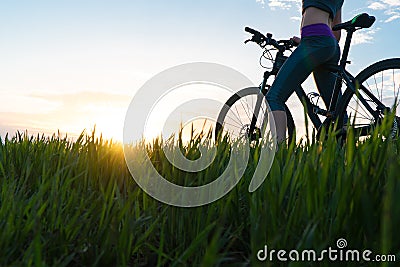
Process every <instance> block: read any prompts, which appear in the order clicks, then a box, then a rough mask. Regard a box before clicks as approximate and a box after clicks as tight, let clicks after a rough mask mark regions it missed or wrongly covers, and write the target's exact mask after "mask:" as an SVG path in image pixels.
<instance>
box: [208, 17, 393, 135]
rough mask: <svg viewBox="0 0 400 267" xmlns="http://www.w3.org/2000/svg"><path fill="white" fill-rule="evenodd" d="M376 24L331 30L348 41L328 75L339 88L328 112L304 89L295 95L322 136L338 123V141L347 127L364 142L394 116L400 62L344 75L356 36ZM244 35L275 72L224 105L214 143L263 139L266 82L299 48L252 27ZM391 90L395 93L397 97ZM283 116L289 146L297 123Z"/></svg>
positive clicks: (359, 21)
mask: <svg viewBox="0 0 400 267" xmlns="http://www.w3.org/2000/svg"><path fill="white" fill-rule="evenodd" d="M374 22H375V17H373V16H370V15H368V14H366V13H362V14H360V15H357V16H355V17H354V18H353V19H352V20H349V21H347V22H344V23H341V24H337V25H335V26H334V27H333V29H332V30H333V31H338V30H345V31H346V32H347V36H346V40H345V45H344V48H343V53H342V56H341V59H340V61H339V64H338V66H335V67H332V68H330V69H329V71H330V72H333V73H335V75H336V83H335V87H334V90H333V94H332V97H331V101H330V105H329V107H328V108H327V109H324V108H321V107H320V106H318V99H319V94H317V93H309V94H308V95H307V94H306V93H305V91H304V89H303V88H302V86H299V88H297V89H296V90H295V93H296V95H297V97H298V98H299V99H300V100H301V102H302V104H303V107H304V109H305V112H306V113H307V115H308V117H309V119H310V121H311V122H312V124H313V125H314V127H315V128H316V129H318V134H320V133H321V131H322V129H323V128H325V129H328V127H329V126H330V125H333V124H334V123H335V122H336V123H337V125H336V129H340V130H339V131H338V135H339V136H345V135H346V129H347V128H348V127H349V126H350V127H353V129H354V131H355V132H356V134H358V135H359V136H360V137H361V136H367V135H369V134H370V132H371V130H372V129H373V128H374V127H375V126H376V125H378V124H379V123H380V122H382V119H383V118H384V116H386V115H387V114H389V113H390V112H393V111H395V110H396V107H397V105H398V96H399V90H400V58H391V59H385V60H382V61H379V62H376V63H374V64H372V65H370V66H369V67H367V68H365V69H364V70H362V71H361V72H360V73H359V74H358V75H356V76H353V75H352V74H350V73H349V72H348V71H347V70H346V66H347V64H349V63H350V62H349V61H348V60H347V58H348V55H349V51H350V44H351V40H352V37H353V34H354V32H356V31H357V30H360V29H366V28H370V27H371V26H372V25H373V23H374ZM245 31H246V32H248V33H250V34H252V37H251V39H249V40H246V41H245V43H248V42H254V43H256V44H258V45H259V46H260V47H261V48H262V49H264V52H263V54H262V56H261V58H260V65H261V66H262V67H265V66H264V65H263V64H262V59H263V58H266V59H268V60H270V61H271V62H272V63H273V66H272V68H271V70H267V71H265V72H264V77H263V81H262V83H261V84H260V86H259V87H249V88H245V89H242V90H240V91H238V92H237V93H235V94H234V95H233V96H231V97H230V98H229V99H228V100H227V101H226V103H225V105H224V106H223V108H222V109H221V111H220V113H219V116H218V119H217V123H216V127H215V138H216V139H217V138H218V137H219V136H221V134H222V132H224V131H225V132H228V133H229V134H230V136H231V137H236V136H237V137H239V136H243V135H247V137H249V139H250V140H251V141H253V140H258V139H259V138H261V132H262V127H263V123H265V116H266V114H267V105H266V98H265V95H266V94H267V92H268V90H269V88H270V85H269V84H268V79H269V78H270V77H274V76H276V75H277V74H278V72H279V69H280V67H281V66H282V65H283V64H284V62H285V60H286V59H287V58H288V57H287V56H285V55H284V53H285V52H286V51H292V48H294V47H295V46H297V44H296V43H294V42H293V41H292V40H275V39H273V38H272V34H271V33H268V34H266V35H263V34H262V33H260V32H259V31H257V30H254V29H251V28H249V27H246V28H245ZM272 50H276V54H275V57H273V56H272V53H271V51H272ZM390 78H392V80H391V81H389V79H390ZM343 83H345V84H346V86H347V87H346V89H345V91H344V92H343V94H342V95H341V97H340V98H339V96H340V93H341V92H342V86H343ZM372 83H374V85H372ZM390 87H393V92H392V91H391V90H390ZM254 103H255V105H254ZM260 111H262V112H260ZM285 111H286V115H287V133H288V137H289V138H288V140H289V142H291V141H292V139H293V136H294V135H295V123H294V120H293V116H292V114H291V112H290V110H289V108H288V107H287V106H286V105H285ZM320 116H321V117H325V120H324V121H321V118H320ZM399 123H400V116H399V110H397V113H396V114H395V119H394V120H393V125H392V135H393V136H395V135H398V134H399V130H398V124H399ZM345 124H346V125H345Z"/></svg>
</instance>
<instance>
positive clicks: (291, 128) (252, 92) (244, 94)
mask: <svg viewBox="0 0 400 267" xmlns="http://www.w3.org/2000/svg"><path fill="white" fill-rule="evenodd" d="M259 94H260V89H259V88H258V87H249V88H244V89H242V90H240V91H239V92H237V93H235V94H234V95H232V96H231V97H230V98H229V99H228V100H227V101H226V102H225V105H224V106H223V107H222V109H221V111H220V113H219V115H218V119H217V123H216V126H215V140H217V139H218V138H219V137H220V136H222V133H223V131H224V124H225V123H228V122H227V120H228V117H227V116H228V112H229V111H232V110H233V109H236V112H235V111H232V112H234V113H236V116H235V117H236V118H235V120H236V125H233V123H230V124H229V126H230V127H231V128H235V127H236V128H237V129H236V130H237V132H239V134H237V136H240V135H242V134H244V133H245V131H244V130H245V129H246V127H247V126H249V125H250V122H251V119H250V117H251V116H252V115H253V112H252V111H253V110H254V106H255V105H254V98H255V99H256V98H257V95H259ZM249 96H250V97H253V101H252V102H253V103H252V104H251V105H249V104H250V103H247V102H248V100H245V98H248V97H249ZM239 100H240V102H241V103H239V102H238V101H239ZM244 101H246V102H244ZM264 101H265V102H264V104H266V99H265V97H264ZM235 104H237V106H239V108H243V109H246V107H247V108H248V109H247V111H245V112H244V113H242V115H243V114H244V116H239V113H240V112H239V111H238V110H237V106H235ZM234 106H235V108H234ZM285 109H286V115H287V129H288V130H287V134H288V140H289V144H290V142H291V141H292V140H293V137H294V135H295V123H294V120H293V116H292V114H291V113H290V110H289V109H288V107H287V106H286V105H285ZM260 114H261V115H260ZM260 114H259V116H261V117H263V114H265V110H263V112H260ZM242 118H243V121H240V119H242ZM259 118H260V117H259ZM230 119H232V118H231V117H230ZM262 121H263V118H261V119H259V120H257V123H258V125H256V126H257V127H260V125H259V124H260V123H261V122H262ZM240 127H241V128H240ZM239 128H240V129H239ZM227 132H229V131H227ZM230 134H231V135H232V133H230ZM251 141H253V140H252V139H251Z"/></svg>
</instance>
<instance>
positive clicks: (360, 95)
mask: <svg viewBox="0 0 400 267" xmlns="http://www.w3.org/2000/svg"><path fill="white" fill-rule="evenodd" d="M355 79H356V81H358V86H357V85H356V87H357V88H356V89H357V90H356V92H354V91H353V90H352V89H351V88H349V87H348V88H347V89H346V91H345V92H344V94H343V96H342V100H341V101H340V103H339V104H338V108H337V110H338V114H339V121H340V122H342V121H343V122H346V118H345V114H347V125H349V126H350V127H353V128H354V130H355V132H356V133H357V134H358V135H359V136H368V135H369V134H370V133H371V130H372V129H374V128H375V127H376V126H377V125H378V124H379V123H380V122H381V121H382V119H383V118H384V116H385V115H386V114H389V113H392V112H396V114H395V117H394V119H393V125H392V131H391V135H392V136H398V135H399V130H398V126H399V125H398V124H399V123H400V108H398V104H399V90H400V58H393V59H386V60H382V61H379V62H377V63H374V64H372V65H371V66H369V67H367V68H366V69H364V70H363V71H361V72H360V73H359V74H358V75H357V76H356V77H355Z"/></svg>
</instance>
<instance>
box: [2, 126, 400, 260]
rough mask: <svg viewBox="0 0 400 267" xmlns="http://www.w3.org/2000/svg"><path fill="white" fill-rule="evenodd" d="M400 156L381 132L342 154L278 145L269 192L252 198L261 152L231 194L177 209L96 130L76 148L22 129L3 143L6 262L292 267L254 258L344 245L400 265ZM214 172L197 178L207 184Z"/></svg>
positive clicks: (157, 159) (156, 156) (154, 150)
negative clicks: (137, 176)
mask: <svg viewBox="0 0 400 267" xmlns="http://www.w3.org/2000/svg"><path fill="white" fill-rule="evenodd" d="M198 145H199V140H196V139H195V140H193V142H192V143H191V144H189V145H188V146H187V147H185V149H184V153H186V154H187V156H188V157H189V158H190V157H195V155H196V153H198V151H196V147H198ZM160 146H161V143H160V142H155V143H153V145H152V146H150V147H149V155H150V157H151V158H152V160H153V161H154V164H155V166H156V168H157V169H158V170H159V172H160V173H161V174H165V175H166V176H170V177H171V179H172V180H174V179H177V180H179V181H176V182H177V183H192V182H193V181H192V180H191V179H193V176H192V175H191V174H188V173H186V174H185V173H183V172H180V171H179V170H177V169H176V168H173V167H171V166H169V165H168V162H166V159H165V156H164V155H163V153H162V151H161V150H160ZM228 150H229V144H227V143H225V144H224V146H223V147H222V148H221V149H219V152H218V153H219V156H220V157H222V163H221V164H223V159H224V158H225V156H224V155H225V154H226V153H228ZM399 150H400V141H399V140H392V139H384V138H381V136H380V135H378V133H377V132H375V133H374V135H373V136H372V137H371V138H369V139H366V140H364V141H362V142H358V143H357V142H356V141H355V138H354V136H353V135H352V134H351V133H350V134H349V136H348V138H347V141H346V143H345V144H344V145H343V146H342V145H340V144H338V143H337V141H336V139H335V138H332V137H329V138H328V140H326V141H324V142H318V141H310V142H302V144H299V145H294V144H292V145H290V146H289V147H281V148H280V149H279V151H278V153H277V154H276V157H275V161H274V163H273V165H272V168H271V171H270V172H269V174H268V177H267V179H266V180H265V182H264V183H263V185H262V186H261V187H260V188H259V189H258V190H257V191H255V192H254V193H249V192H248V190H247V189H248V185H249V182H250V181H249V180H250V179H251V177H252V171H254V169H255V167H256V165H257V157H258V152H259V147H257V146H256V147H253V148H252V149H251V157H250V160H249V163H248V168H247V169H246V172H245V175H244V177H243V178H242V179H241V180H240V182H239V184H238V185H237V186H236V187H235V188H234V189H233V190H232V191H231V192H230V193H229V194H227V195H226V196H225V197H223V198H222V199H220V200H219V201H216V202H214V203H212V204H209V205H206V206H202V207H198V208H177V207H172V206H168V205H165V204H162V203H160V202H158V201H156V200H154V199H152V198H151V197H149V196H148V195H146V194H145V193H144V192H143V191H142V190H141V189H140V188H139V187H138V186H137V185H136V184H135V182H134V180H133V179H132V178H131V176H130V174H129V172H128V170H127V167H126V164H125V161H124V155H123V151H122V147H121V145H119V144H115V143H112V142H108V141H105V140H102V139H101V138H96V137H95V136H94V134H93V135H84V134H82V135H81V136H80V138H78V139H77V140H76V141H74V142H72V141H68V139H66V138H60V137H56V136H54V137H53V138H46V137H41V136H36V137H32V136H29V135H27V134H21V133H18V134H16V135H15V136H14V137H12V138H11V137H8V138H7V139H4V138H3V139H2V140H1V142H0V229H1V231H0V266H46V265H47V266H258V265H260V266H280V265H281V266H287V265H288V264H289V263H288V262H279V261H277V260H276V261H274V262H271V261H265V262H260V261H259V260H258V259H257V252H258V251H259V250H260V249H263V248H264V245H268V248H269V249H276V250H279V249H286V250H291V249H298V250H304V249H315V250H317V251H321V250H323V249H326V248H328V247H329V246H331V247H333V248H336V241H337V240H338V239H339V238H345V239H346V240H347V242H348V245H347V248H348V249H359V250H365V249H369V250H371V251H372V252H373V254H395V255H396V256H397V259H398V260H399V259H400V238H399V233H398V232H397V230H396V227H398V226H399V225H400V205H399V203H400V158H399ZM217 167H218V166H217ZM210 172H212V171H210ZM210 172H208V173H207V172H204V175H203V176H204V177H200V178H199V177H197V178H196V179H201V180H202V181H207V178H208V176H207V175H208V174H209V173H210ZM200 176H201V175H200ZM341 264H342V266H377V263H376V262H347V263H341ZM337 265H338V262H332V261H329V260H324V261H322V262H318V263H316V262H311V263H304V262H292V263H291V264H290V266H337ZM379 265H380V266H398V263H391V264H389V263H381V264H379Z"/></svg>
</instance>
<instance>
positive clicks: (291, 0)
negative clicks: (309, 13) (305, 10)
mask: <svg viewBox="0 0 400 267" xmlns="http://www.w3.org/2000/svg"><path fill="white" fill-rule="evenodd" d="M256 2H257V3H260V4H261V5H262V6H263V7H264V6H265V4H266V2H267V4H268V6H269V8H270V9H272V10H275V9H277V8H278V9H284V10H288V9H291V8H293V7H295V8H296V9H299V8H300V6H301V0H256Z"/></svg>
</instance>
